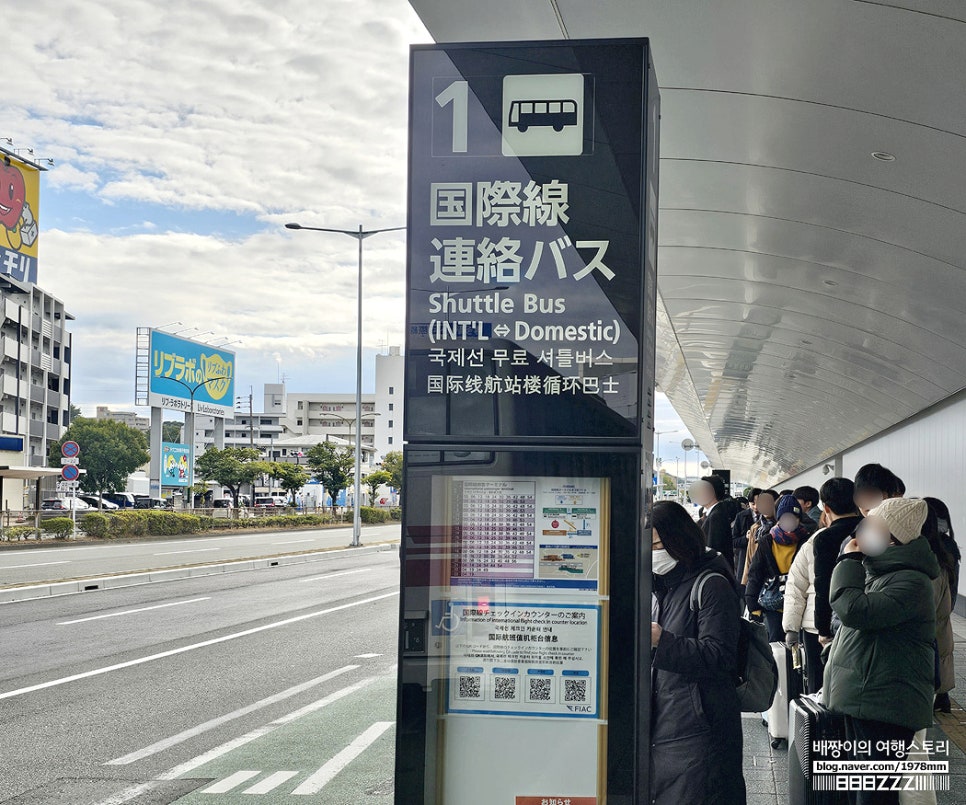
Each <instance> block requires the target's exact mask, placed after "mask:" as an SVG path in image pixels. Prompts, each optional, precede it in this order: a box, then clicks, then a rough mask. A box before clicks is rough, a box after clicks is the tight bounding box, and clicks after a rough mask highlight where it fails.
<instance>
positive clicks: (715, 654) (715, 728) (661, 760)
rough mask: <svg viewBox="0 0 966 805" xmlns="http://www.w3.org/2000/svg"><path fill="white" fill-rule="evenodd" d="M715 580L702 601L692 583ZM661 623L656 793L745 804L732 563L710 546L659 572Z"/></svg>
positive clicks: (655, 661) (692, 802)
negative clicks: (695, 599) (694, 561)
mask: <svg viewBox="0 0 966 805" xmlns="http://www.w3.org/2000/svg"><path fill="white" fill-rule="evenodd" d="M704 570H713V571H715V572H716V573H720V574H721V575H723V576H725V578H723V579H722V578H719V577H717V576H715V577H713V578H711V579H709V580H708V581H707V582H706V583H705V586H704V589H703V591H702V594H701V608H700V609H699V611H697V612H692V611H691V601H690V598H691V588H692V586H693V585H694V582H695V580H696V579H697V577H698V575H699V574H700V573H701V572H703V571H704ZM654 594H655V596H656V598H657V602H658V607H659V610H658V612H659V614H658V623H659V624H660V625H661V627H662V629H663V630H664V631H663V633H662V635H661V639H660V641H659V643H658V645H657V647H656V648H655V650H654V652H653V658H652V661H651V668H652V710H651V718H652V727H651V741H652V746H651V800H652V802H655V803H658V805H685V803H687V805H703V804H705V803H722V805H725V804H727V805H742V803H744V802H745V782H744V778H743V776H742V773H741V768H742V754H741V712H740V710H739V707H738V698H737V695H736V693H735V682H734V677H735V662H736V651H737V645H738V628H739V627H738V611H739V608H738V602H739V599H738V592H737V588H736V584H735V581H734V574H733V572H732V570H731V567H730V565H729V564H728V562H727V561H726V560H725V559H724V558H723V557H722V556H721V555H720V554H719V553H717V552H716V551H711V550H709V551H708V552H707V553H706V554H705V556H704V557H703V558H702V560H701V561H700V562H699V563H698V565H697V566H696V567H693V568H686V567H684V566H682V565H678V566H677V567H675V568H674V569H673V570H672V571H671V572H670V573H668V574H667V575H664V576H654Z"/></svg>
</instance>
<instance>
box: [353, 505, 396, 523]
mask: <svg viewBox="0 0 966 805" xmlns="http://www.w3.org/2000/svg"><path fill="white" fill-rule="evenodd" d="M359 519H360V520H362V522H364V523H386V522H388V521H389V512H387V511H386V510H385V509H376V508H374V507H372V506H360V507H359Z"/></svg>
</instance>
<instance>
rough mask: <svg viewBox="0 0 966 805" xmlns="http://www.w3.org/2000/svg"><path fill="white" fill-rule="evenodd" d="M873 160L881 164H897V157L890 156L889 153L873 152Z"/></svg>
mask: <svg viewBox="0 0 966 805" xmlns="http://www.w3.org/2000/svg"><path fill="white" fill-rule="evenodd" d="M872 158H873V159H877V160H879V162H895V161H896V155H895V154H890V153H889V152H888V151H873V152H872Z"/></svg>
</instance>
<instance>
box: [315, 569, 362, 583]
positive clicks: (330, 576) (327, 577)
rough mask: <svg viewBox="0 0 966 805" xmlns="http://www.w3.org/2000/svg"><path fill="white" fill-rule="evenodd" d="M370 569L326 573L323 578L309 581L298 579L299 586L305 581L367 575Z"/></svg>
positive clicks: (318, 577)
mask: <svg viewBox="0 0 966 805" xmlns="http://www.w3.org/2000/svg"><path fill="white" fill-rule="evenodd" d="M370 570H372V568H371V567H363V568H360V569H359V570H343V571H342V572H341V573H326V574H325V575H324V576H312V577H311V578H309V579H299V584H302V583H303V582H306V581H321V580H322V579H334V578H335V577H336V576H351V575H352V574H353V573H368V572H369V571H370Z"/></svg>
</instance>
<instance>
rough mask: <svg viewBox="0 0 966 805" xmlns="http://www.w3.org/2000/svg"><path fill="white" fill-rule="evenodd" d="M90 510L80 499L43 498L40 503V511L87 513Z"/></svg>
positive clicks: (87, 504)
mask: <svg viewBox="0 0 966 805" xmlns="http://www.w3.org/2000/svg"><path fill="white" fill-rule="evenodd" d="M90 508H91V506H90V504H89V503H86V502H85V501H83V500H81V499H80V498H45V499H44V500H43V501H41V504H40V509H41V511H45V512H49V511H65V512H69V511H71V510H73V511H78V512H79V511H87V510H89V509H90Z"/></svg>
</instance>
